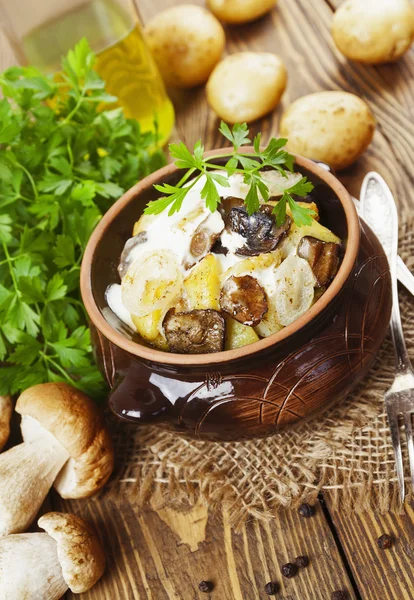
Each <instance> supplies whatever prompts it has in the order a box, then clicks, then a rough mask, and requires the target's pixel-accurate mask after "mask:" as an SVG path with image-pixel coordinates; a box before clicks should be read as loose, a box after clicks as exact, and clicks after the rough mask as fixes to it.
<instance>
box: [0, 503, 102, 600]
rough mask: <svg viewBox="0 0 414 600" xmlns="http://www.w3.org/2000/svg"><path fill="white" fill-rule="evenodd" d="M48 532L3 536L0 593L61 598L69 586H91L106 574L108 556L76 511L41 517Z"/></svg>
mask: <svg viewBox="0 0 414 600" xmlns="http://www.w3.org/2000/svg"><path fill="white" fill-rule="evenodd" d="M38 525H39V527H41V528H42V529H44V530H45V531H46V533H43V532H42V533H21V534H17V535H9V536H8V537H5V538H3V539H1V540H0V598H4V600H7V599H9V600H12V599H14V600H23V598H25V599H27V600H58V599H59V598H61V597H62V596H63V595H64V594H65V592H66V591H67V590H68V589H70V590H71V591H72V592H74V593H76V594H80V593H82V592H86V591H87V590H89V589H90V588H91V587H92V586H93V585H94V584H95V583H96V582H97V581H98V579H99V578H100V577H101V576H102V574H103V572H104V569H105V556H104V553H103V550H102V546H101V544H100V542H99V540H98V538H97V536H96V534H95V532H94V531H93V529H92V528H91V527H90V525H88V523H86V522H85V521H84V520H83V519H81V518H80V517H77V516H75V515H73V514H64V513H57V512H52V513H48V514H46V515H44V516H43V517H41V518H40V519H39V521H38Z"/></svg>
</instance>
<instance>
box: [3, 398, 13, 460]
mask: <svg viewBox="0 0 414 600" xmlns="http://www.w3.org/2000/svg"><path fill="white" fill-rule="evenodd" d="M12 412H13V403H12V399H11V397H10V396H0V451H1V450H2V449H3V446H4V445H5V444H6V442H7V440H8V437H9V435H10V419H11V416H12Z"/></svg>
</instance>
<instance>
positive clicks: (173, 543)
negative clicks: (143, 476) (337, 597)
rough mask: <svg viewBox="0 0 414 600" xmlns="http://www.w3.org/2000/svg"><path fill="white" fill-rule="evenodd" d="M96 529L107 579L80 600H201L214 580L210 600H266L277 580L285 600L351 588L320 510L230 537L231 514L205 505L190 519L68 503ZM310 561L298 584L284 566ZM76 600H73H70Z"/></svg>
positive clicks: (58, 505)
mask: <svg viewBox="0 0 414 600" xmlns="http://www.w3.org/2000/svg"><path fill="white" fill-rule="evenodd" d="M53 506H54V507H55V509H57V510H65V511H73V512H75V513H76V514H79V515H80V516H83V517H84V518H85V519H87V520H88V521H90V522H91V523H93V524H94V525H95V527H96V529H97V531H98V532H99V534H100V535H101V537H102V540H103V543H104V546H105V548H106V551H107V555H108V561H109V563H108V569H107V573H106V575H105V576H104V577H103V578H102V580H101V581H100V582H98V583H97V585H96V586H95V587H93V588H92V589H91V590H90V591H89V592H87V593H85V594H81V595H80V598H82V600H104V599H105V600H117V599H118V598H119V599H122V600H127V599H128V600H130V599H131V600H132V599H133V598H134V599H135V598H142V599H146V600H147V599H148V600H202V599H203V598H208V597H209V596H208V595H206V594H202V593H201V592H199V591H198V583H199V582H200V581H202V580H209V581H213V582H214V584H215V588H214V592H213V593H212V594H211V599H212V600H262V599H263V600H264V599H265V598H267V597H268V596H267V594H265V592H264V586H265V584H266V583H267V582H268V581H273V580H275V581H278V582H279V583H280V586H281V590H280V593H279V594H278V596H277V598H279V599H280V600H305V599H308V600H322V599H323V600H325V599H326V600H329V598H330V595H331V592H332V591H334V590H337V589H344V590H348V592H349V598H350V599H351V598H352V599H355V596H354V594H353V591H352V584H351V582H350V580H349V577H348V574H347V572H346V568H345V566H344V564H343V561H342V558H341V556H340V553H339V551H338V548H337V546H336V543H335V539H334V537H333V535H332V533H331V532H330V529H329V526H328V523H327V521H326V518H325V515H324V513H323V511H322V509H321V507H317V510H316V514H315V515H314V516H313V517H312V518H310V519H303V518H301V517H299V515H298V514H297V513H296V511H285V512H281V513H280V514H279V515H278V516H277V519H275V520H274V521H272V522H271V523H270V524H262V523H259V522H258V521H255V520H253V521H250V522H249V523H247V525H246V526H245V527H244V529H243V531H242V533H241V534H235V533H232V531H231V529H230V526H229V519H228V512H226V511H225V510H223V512H221V513H220V512H219V513H218V514H215V515H212V514H210V515H209V513H208V509H207V508H205V507H203V506H202V505H198V506H196V507H195V508H194V509H192V510H191V511H188V512H187V513H179V512H177V511H175V510H173V509H163V510H158V511H155V510H151V509H145V510H144V511H142V512H141V511H139V510H137V509H134V508H133V507H132V506H131V505H129V504H128V502H125V503H124V504H123V505H122V506H121V507H120V506H119V505H115V504H113V503H110V502H99V503H98V502H94V501H90V502H80V501H78V502H74V501H73V502H68V501H66V502H63V501H62V500H60V499H57V498H56V499H54V500H53ZM303 554H306V555H307V556H308V557H309V560H310V564H309V566H308V567H307V568H306V569H303V570H301V571H300V572H299V573H298V575H297V576H296V577H294V578H293V579H289V580H288V579H285V578H283V577H282V575H281V573H280V567H281V566H282V565H283V564H285V563H286V562H289V561H292V560H294V559H295V558H296V557H297V556H300V555H303ZM77 597H78V596H75V595H72V594H67V598H68V600H69V599H70V600H75V598H77Z"/></svg>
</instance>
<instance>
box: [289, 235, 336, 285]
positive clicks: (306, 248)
mask: <svg viewBox="0 0 414 600" xmlns="http://www.w3.org/2000/svg"><path fill="white" fill-rule="evenodd" d="M339 250H340V246H339V244H335V243H333V242H322V241H321V240H318V239H316V238H314V237H311V236H306V237H304V238H302V239H301V241H300V243H299V246H298V256H300V257H301V258H305V259H306V260H307V261H308V263H309V264H310V266H311V267H312V271H313V274H314V275H315V279H316V281H317V285H316V287H323V286H324V285H327V284H328V283H329V282H330V281H331V280H332V279H333V278H334V277H335V275H336V273H337V271H338V267H339Z"/></svg>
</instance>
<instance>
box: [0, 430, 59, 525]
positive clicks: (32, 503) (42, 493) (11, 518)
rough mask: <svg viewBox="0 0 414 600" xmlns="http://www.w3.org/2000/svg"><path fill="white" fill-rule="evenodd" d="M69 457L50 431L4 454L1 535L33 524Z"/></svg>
mask: <svg viewBox="0 0 414 600" xmlns="http://www.w3.org/2000/svg"><path fill="white" fill-rule="evenodd" d="M42 429H43V428H42ZM68 458H69V454H68V452H67V451H66V450H65V449H64V448H63V446H61V444H60V443H59V442H58V441H57V440H56V438H55V437H54V436H53V435H51V434H50V433H49V432H48V431H46V430H43V431H42V436H41V437H40V436H39V437H36V438H35V439H32V440H31V441H28V442H24V443H23V444H19V445H18V446H14V447H13V448H11V449H10V450H8V451H7V452H4V453H3V454H1V455H0V536H1V535H8V534H10V533H18V532H20V531H24V530H25V529H27V527H29V525H30V524H31V523H32V521H33V520H34V518H35V516H36V514H37V513H38V511H39V509H40V507H41V505H42V503H43V501H44V499H45V498H46V496H47V494H48V492H49V490H50V488H51V487H52V485H53V482H54V480H55V479H56V477H57V475H58V473H59V471H60V470H61V469H62V467H63V465H64V464H65V463H66V461H67V460H68Z"/></svg>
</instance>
